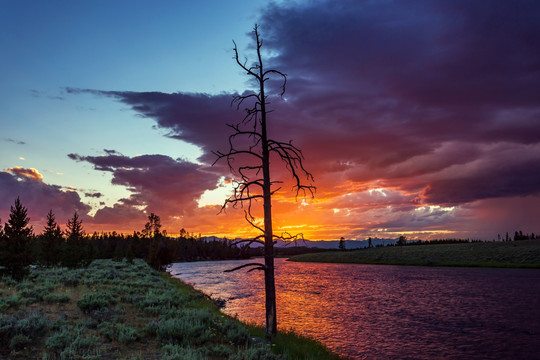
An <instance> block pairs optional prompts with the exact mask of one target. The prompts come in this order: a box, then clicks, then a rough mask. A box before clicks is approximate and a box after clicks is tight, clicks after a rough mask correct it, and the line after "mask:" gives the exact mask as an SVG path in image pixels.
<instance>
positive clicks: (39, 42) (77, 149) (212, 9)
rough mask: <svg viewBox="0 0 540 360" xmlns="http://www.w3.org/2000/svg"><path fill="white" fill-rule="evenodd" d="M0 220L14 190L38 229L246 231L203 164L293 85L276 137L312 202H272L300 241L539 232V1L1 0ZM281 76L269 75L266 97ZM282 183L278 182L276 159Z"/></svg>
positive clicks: (217, 173)
mask: <svg viewBox="0 0 540 360" xmlns="http://www.w3.org/2000/svg"><path fill="white" fill-rule="evenodd" d="M0 9H1V11H0V30H1V31H0V46H2V52H1V53H0V75H1V78H2V81H1V82H0V125H1V129H2V130H1V133H0V153H1V154H2V155H1V157H0V218H1V219H2V221H5V220H6V219H7V216H8V213H9V206H10V205H11V204H13V201H14V199H15V197H16V196H20V198H21V201H22V202H23V204H25V205H26V206H27V207H28V208H29V212H30V216H31V218H32V222H33V224H34V226H35V229H36V231H37V232H39V231H41V229H42V226H43V225H44V218H45V216H46V214H47V212H48V211H49V209H52V210H53V211H54V212H55V214H56V218H57V219H58V220H59V221H60V222H61V223H65V221H67V219H68V217H69V216H70V215H72V214H73V212H74V211H78V212H79V213H80V214H82V215H83V220H84V226H85V228H86V230H87V232H93V231H98V232H99V231H112V230H116V231H122V232H132V231H134V230H141V229H142V228H143V227H144V222H145V218H146V217H147V215H148V214H149V213H150V212H154V213H157V214H158V215H159V216H160V217H161V218H162V222H163V224H164V227H165V228H166V229H167V230H168V232H169V233H177V232H178V230H179V229H181V228H185V229H187V230H188V231H191V232H195V233H202V234H203V235H226V236H230V237H235V236H246V235H247V234H248V233H250V232H251V228H250V227H249V225H247V224H246V223H245V221H244V220H243V216H242V213H241V212H240V211H235V210H233V209H230V210H227V212H226V213H222V214H219V215H217V213H218V211H219V209H220V206H221V203H222V202H223V200H224V199H225V197H226V196H227V193H228V191H229V189H230V180H231V176H232V175H231V174H230V172H229V171H228V169H227V168H226V167H225V166H224V165H225V164H219V163H218V164H217V165H216V166H212V163H213V162H214V160H215V155H213V153H212V151H216V150H226V149H227V137H228V134H229V133H230V131H229V130H230V129H229V128H227V127H226V124H230V123H236V122H238V121H239V120H240V119H241V118H242V117H243V113H242V112H241V111H237V110H236V109H235V107H231V106H230V103H231V99H232V97H233V96H234V95H235V94H239V93H243V92H244V91H249V90H250V89H251V88H252V86H253V84H252V83H251V82H249V81H248V79H247V78H246V77H245V74H243V73H242V71H240V69H239V68H238V67H237V66H236V64H235V62H234V60H233V51H232V41H231V40H232V39H234V40H235V41H236V43H237V44H238V46H239V50H240V52H241V55H242V56H243V55H246V56H247V57H248V58H250V57H251V56H252V55H253V39H252V34H251V30H252V28H253V25H254V24H255V23H257V24H259V25H260V32H261V34H262V37H263V38H264V55H265V61H266V65H267V66H270V67H272V68H276V69H278V70H280V71H282V72H284V73H286V74H287V76H288V81H287V91H286V93H285V95H284V97H283V98H282V99H281V98H279V97H277V96H276V97H273V98H272V99H271V102H272V103H271V107H272V109H273V110H274V111H273V112H272V113H271V114H270V117H269V121H270V128H269V132H270V135H271V137H272V138H274V139H278V140H282V141H289V140H293V142H294V144H295V145H297V146H298V147H299V148H300V149H302V151H303V153H304V156H305V167H306V168H307V169H308V170H309V171H310V172H311V173H312V174H313V175H314V177H315V183H314V185H315V186H316V187H317V192H316V194H315V198H314V199H311V198H307V199H302V198H299V199H296V198H295V197H294V194H293V193H290V192H288V186H284V191H282V192H280V193H278V194H276V196H275V197H274V201H273V211H274V220H275V228H277V231H278V232H279V231H288V232H291V233H297V232H301V233H303V234H304V235H305V236H306V237H307V238H310V239H336V238H339V237H341V236H344V237H346V238H350V239H364V238H366V237H368V236H372V237H383V238H386V237H393V238H395V237H397V236H399V235H401V234H406V235H407V236H409V237H411V238H415V237H416V238H422V239H430V238H449V237H461V238H480V239H487V240H491V239H494V238H497V234H501V235H502V234H504V233H506V232H507V231H508V232H510V233H513V232H514V231H515V230H523V231H524V232H535V233H539V232H540V170H539V169H540V166H539V164H540V22H539V21H538V16H539V15H540V3H538V2H537V1H525V0H519V1H512V2H509V1H503V0H490V1H487V0H485V1H474V2H472V1H465V0H464V1H442V0H441V1H436V0H413V1H390V0H388V1H385V0H383V1H353V0H350V1H347V0H340V1H296V2H276V3H268V2H265V1H262V0H261V1H240V0H238V1H232V2H227V3H226V4H225V2H220V1H201V2H196V3H188V2H178V3H171V2H164V1H163V2H162V1H157V2H152V3H150V2H145V1H133V2H129V4H127V3H123V4H121V3H110V2H107V1H80V2H66V1H50V2H47V3H34V2H26V1H17V2H3V3H2V4H1V5H0ZM273 86H275V84H273V83H270V84H269V87H270V89H269V90H270V91H272V90H274V92H275V93H277V89H276V88H273ZM272 166H273V168H272V174H273V177H274V178H276V179H287V172H286V170H285V169H284V168H283V167H282V166H281V164H280V163H279V162H273V164H272Z"/></svg>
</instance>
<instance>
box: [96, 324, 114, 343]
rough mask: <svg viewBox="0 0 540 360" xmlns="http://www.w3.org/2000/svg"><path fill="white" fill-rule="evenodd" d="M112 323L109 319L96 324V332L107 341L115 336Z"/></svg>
mask: <svg viewBox="0 0 540 360" xmlns="http://www.w3.org/2000/svg"><path fill="white" fill-rule="evenodd" d="M115 330H116V329H115V326H114V324H113V323H111V322H109V321H105V322H102V323H101V324H99V325H98V332H99V334H100V335H101V336H103V337H105V338H106V339H107V340H109V341H113V340H114V339H115V338H116V331H115Z"/></svg>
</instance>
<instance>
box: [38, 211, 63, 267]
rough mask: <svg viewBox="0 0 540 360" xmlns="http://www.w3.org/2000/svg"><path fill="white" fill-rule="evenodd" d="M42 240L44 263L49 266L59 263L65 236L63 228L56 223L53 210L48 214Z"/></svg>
mask: <svg viewBox="0 0 540 360" xmlns="http://www.w3.org/2000/svg"><path fill="white" fill-rule="evenodd" d="M41 240H42V241H41V247H42V251H41V254H42V257H43V263H44V264H45V265H47V266H51V265H53V266H54V265H57V264H58V262H59V261H60V251H61V248H62V242H63V238H62V230H60V226H59V225H58V224H57V223H56V220H55V217H54V214H53V211H52V210H50V211H49V213H48V214H47V225H46V226H45V228H44V229H43V234H42V235H41Z"/></svg>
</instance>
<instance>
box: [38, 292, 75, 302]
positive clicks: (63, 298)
mask: <svg viewBox="0 0 540 360" xmlns="http://www.w3.org/2000/svg"><path fill="white" fill-rule="evenodd" d="M43 300H44V301H45V302H46V303H47V304H65V303H68V302H70V301H71V298H70V297H69V295H67V294H49V295H45V296H44V297H43Z"/></svg>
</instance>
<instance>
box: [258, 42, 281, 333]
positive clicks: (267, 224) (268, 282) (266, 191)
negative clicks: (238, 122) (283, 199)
mask: <svg viewBox="0 0 540 360" xmlns="http://www.w3.org/2000/svg"><path fill="white" fill-rule="evenodd" d="M257 43H259V41H258V39H257ZM257 55H258V57H259V74H260V77H261V79H264V69H263V62H262V58H261V51H260V46H257ZM259 91H260V94H261V99H263V101H261V104H260V106H261V135H262V136H261V143H262V167H263V179H264V180H263V209H264V266H265V270H264V285H265V292H266V333H265V335H266V338H267V339H270V338H272V337H273V336H275V335H276V334H277V316H276V284H275V276H274V232H273V229H272V190H271V185H272V182H271V180H270V151H269V146H268V134H267V130H266V101H265V93H264V81H261V82H259Z"/></svg>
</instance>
